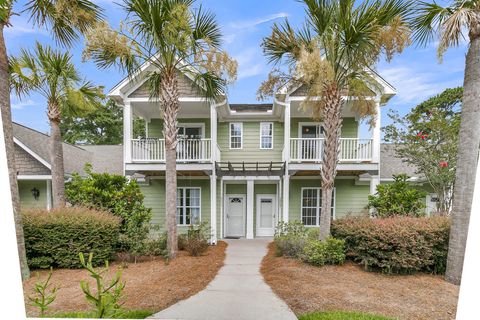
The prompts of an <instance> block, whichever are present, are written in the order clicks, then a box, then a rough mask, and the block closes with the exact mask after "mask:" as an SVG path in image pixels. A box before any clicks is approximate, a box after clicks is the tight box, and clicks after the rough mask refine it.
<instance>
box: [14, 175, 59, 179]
mask: <svg viewBox="0 0 480 320" xmlns="http://www.w3.org/2000/svg"><path fill="white" fill-rule="evenodd" d="M17 180H52V175H50V174H46V175H34V174H19V175H17Z"/></svg>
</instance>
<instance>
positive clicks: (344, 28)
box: [259, 0, 410, 240]
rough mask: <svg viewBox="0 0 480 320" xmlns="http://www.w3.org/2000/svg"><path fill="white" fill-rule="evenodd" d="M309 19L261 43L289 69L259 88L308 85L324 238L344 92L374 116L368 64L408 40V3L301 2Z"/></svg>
mask: <svg viewBox="0 0 480 320" xmlns="http://www.w3.org/2000/svg"><path fill="white" fill-rule="evenodd" d="M302 2H303V3H304V4H305V5H306V15H307V18H306V22H305V24H304V27H303V28H302V29H300V30H294V29H293V28H292V27H291V25H290V24H289V22H288V20H287V19H286V20H285V21H284V22H283V23H281V24H274V26H273V28H272V34H271V35H270V36H269V37H266V38H264V40H263V43H262V47H263V49H264V53H265V55H266V56H267V58H268V60H269V62H270V63H274V64H275V65H276V66H278V65H279V64H281V63H282V62H285V63H286V64H287V66H288V71H281V70H280V71H279V69H274V70H273V71H272V73H271V74H270V75H269V79H268V80H267V81H265V82H264V83H263V84H262V86H261V87H260V89H259V95H260V97H262V96H265V95H272V94H274V93H275V91H276V90H277V89H278V88H279V87H280V86H283V85H285V84H287V83H289V82H290V83H292V82H293V83H297V84H304V85H306V86H307V87H308V88H309V91H308V96H307V99H306V101H305V102H304V103H303V107H304V108H308V109H309V110H311V111H312V116H313V118H314V119H315V120H320V119H321V120H322V121H323V128H324V146H323V150H324V151H323V155H322V166H321V170H320V172H321V179H322V209H321V216H320V235H319V238H320V240H325V239H326V238H327V237H328V236H329V235H330V222H331V221H330V220H331V216H330V212H331V202H332V193H333V187H334V182H335V177H336V167H337V163H338V156H339V145H340V131H341V127H342V116H341V114H342V109H343V105H344V101H343V99H342V95H347V96H355V97H356V99H355V100H353V101H352V104H353V108H355V109H356V111H357V112H358V114H360V115H361V116H362V117H369V119H370V124H372V123H373V122H374V117H375V100H374V99H372V98H375V94H374V93H373V90H374V89H375V85H374V81H372V80H373V79H372V72H371V71H370V68H372V67H374V66H375V63H376V62H377V61H378V60H379V58H380V57H381V56H382V54H385V56H386V58H387V60H390V59H391V58H392V56H393V55H394V54H395V53H397V52H401V51H402V50H403V48H404V47H405V46H407V45H409V43H410V38H409V35H410V30H409V28H408V26H407V17H408V12H409V9H408V8H409V3H408V2H407V1H402V0H372V1H363V2H361V3H360V4H358V5H355V2H356V1H354V0H342V1H340V0H323V1H319V0H303V1H302Z"/></svg>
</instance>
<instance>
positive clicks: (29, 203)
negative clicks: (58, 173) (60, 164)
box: [13, 123, 123, 209]
mask: <svg viewBox="0 0 480 320" xmlns="http://www.w3.org/2000/svg"><path fill="white" fill-rule="evenodd" d="M13 136H14V143H15V164H16V166H17V178H18V188H19V193H20V204H21V206H22V207H24V208H31V207H39V208H48V209H49V208H51V203H52V197H51V194H52V193H51V180H52V176H51V172H50V168H51V166H50V151H49V149H50V137H49V136H48V135H46V134H44V133H41V132H39V131H36V130H33V129H31V128H28V127H25V126H23V125H21V124H18V123H13ZM63 156H64V166H65V174H66V176H67V178H68V176H71V175H72V174H73V173H75V172H77V173H79V174H81V175H85V172H84V170H83V168H84V166H85V164H86V163H90V164H92V167H93V171H94V172H108V173H112V174H119V175H123V147H122V146H121V145H114V146H106V145H101V146H90V145H82V146H75V145H71V144H68V143H64V144H63Z"/></svg>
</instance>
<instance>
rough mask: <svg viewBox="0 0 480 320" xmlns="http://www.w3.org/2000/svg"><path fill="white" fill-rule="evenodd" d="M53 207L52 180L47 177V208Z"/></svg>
mask: <svg viewBox="0 0 480 320" xmlns="http://www.w3.org/2000/svg"><path fill="white" fill-rule="evenodd" d="M50 209H52V180H49V179H47V210H50Z"/></svg>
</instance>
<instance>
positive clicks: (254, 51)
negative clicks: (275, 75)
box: [234, 47, 265, 79]
mask: <svg viewBox="0 0 480 320" xmlns="http://www.w3.org/2000/svg"><path fill="white" fill-rule="evenodd" d="M234 58H235V60H237V62H238V75H237V79H245V78H248V77H253V76H257V75H259V74H262V73H264V71H265V63H264V62H263V58H262V51H261V49H260V48H259V47H250V48H246V49H244V50H242V52H241V53H240V54H238V55H235V56H234Z"/></svg>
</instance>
